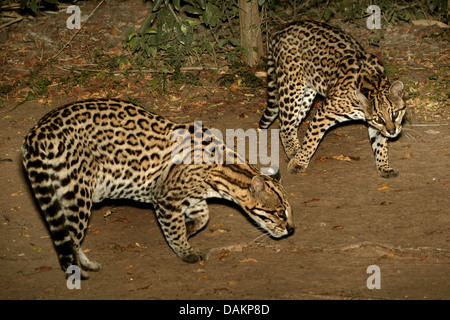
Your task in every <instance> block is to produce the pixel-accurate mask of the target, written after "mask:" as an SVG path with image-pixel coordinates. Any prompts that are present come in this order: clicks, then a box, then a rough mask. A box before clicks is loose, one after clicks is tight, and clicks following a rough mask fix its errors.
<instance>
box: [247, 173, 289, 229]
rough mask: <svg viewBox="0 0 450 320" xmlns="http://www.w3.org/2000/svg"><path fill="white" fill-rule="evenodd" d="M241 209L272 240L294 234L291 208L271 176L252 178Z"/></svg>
mask: <svg viewBox="0 0 450 320" xmlns="http://www.w3.org/2000/svg"><path fill="white" fill-rule="evenodd" d="M242 207H243V209H244V210H245V211H246V213H247V214H248V215H249V216H250V218H252V219H253V220H254V221H255V222H256V223H257V224H258V225H259V226H260V227H262V228H263V229H264V230H266V231H267V232H268V233H269V234H270V235H271V236H272V237H274V238H280V237H283V236H286V235H289V234H291V233H293V232H294V228H295V227H294V220H293V216H292V208H291V205H290V204H289V202H288V201H287V194H286V191H285V190H284V188H283V186H282V185H281V183H280V181H279V180H278V179H277V178H275V177H273V176H269V175H256V176H254V177H253V178H252V181H251V184H250V186H249V187H248V190H247V195H246V197H245V203H243V205H242Z"/></svg>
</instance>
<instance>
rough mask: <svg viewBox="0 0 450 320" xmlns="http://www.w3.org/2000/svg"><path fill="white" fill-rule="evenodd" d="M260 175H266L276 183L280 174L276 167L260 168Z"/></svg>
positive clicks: (279, 178)
mask: <svg viewBox="0 0 450 320" xmlns="http://www.w3.org/2000/svg"><path fill="white" fill-rule="evenodd" d="M261 173H262V174H265V175H268V176H270V177H271V178H273V179H275V180H277V181H280V180H281V173H280V170H279V169H278V167H277V166H271V167H270V168H262V169H261Z"/></svg>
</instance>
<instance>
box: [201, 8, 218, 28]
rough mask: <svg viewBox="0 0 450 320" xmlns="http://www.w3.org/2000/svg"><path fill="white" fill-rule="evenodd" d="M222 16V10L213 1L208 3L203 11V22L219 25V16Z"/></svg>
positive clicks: (212, 25) (213, 25)
mask: <svg viewBox="0 0 450 320" xmlns="http://www.w3.org/2000/svg"><path fill="white" fill-rule="evenodd" d="M218 16H220V10H219V8H218V7H216V6H215V5H213V4H211V3H209V2H208V3H207V4H206V10H205V11H203V15H202V20H203V22H204V23H205V24H206V25H208V26H211V27H215V26H216V25H217V17H218Z"/></svg>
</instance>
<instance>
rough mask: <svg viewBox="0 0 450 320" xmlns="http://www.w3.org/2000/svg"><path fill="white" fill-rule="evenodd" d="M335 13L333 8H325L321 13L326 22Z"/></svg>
mask: <svg viewBox="0 0 450 320" xmlns="http://www.w3.org/2000/svg"><path fill="white" fill-rule="evenodd" d="M335 13H336V11H335V10H334V9H333V8H326V9H325V11H324V12H323V18H324V19H325V21H328V20H330V18H331V17H332V16H334V14H335Z"/></svg>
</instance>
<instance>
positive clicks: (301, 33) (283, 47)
mask: <svg viewBox="0 0 450 320" xmlns="http://www.w3.org/2000/svg"><path fill="white" fill-rule="evenodd" d="M269 51H270V52H269V57H268V58H269V61H268V72H267V73H268V82H269V83H268V105H267V109H266V110H265V112H264V114H263V116H262V117H261V120H260V122H259V126H260V128H261V129H267V128H268V127H269V125H270V124H271V123H272V122H273V121H274V119H275V118H276V117H277V115H279V117H280V138H281V141H282V144H283V147H284V150H285V152H286V154H287V156H288V158H289V159H290V161H289V164H288V172H289V173H297V172H303V171H305V170H306V168H307V167H308V164H309V162H310V160H311V158H312V156H313V155H314V153H315V151H316V149H317V147H318V145H319V143H320V141H321V140H322V138H323V136H324V135H325V132H326V131H327V130H328V129H330V128H331V127H332V126H334V125H336V124H338V123H341V122H344V121H350V120H365V121H366V122H367V124H368V131H369V137H370V142H371V145H372V149H373V152H374V155H375V163H376V168H377V172H378V175H379V176H381V177H383V178H392V177H396V176H397V175H398V171H397V170H394V169H393V168H391V167H390V166H389V163H388V145H387V138H395V137H397V136H398V135H399V133H400V132H401V130H402V124H401V123H402V120H403V116H404V115H405V104H404V102H403V100H402V98H403V83H402V82H400V81H395V82H393V83H392V84H389V81H388V78H387V76H386V72H385V70H384V68H383V66H382V64H381V63H380V62H379V61H378V59H377V58H376V57H375V56H374V55H372V54H368V53H366V52H365V50H364V49H363V48H362V47H361V46H360V45H359V44H358V43H357V41H356V40H354V39H353V38H352V37H351V36H349V35H348V34H346V33H344V32H343V31H341V30H339V29H337V28H335V27H331V26H329V25H327V24H325V23H321V22H315V21H308V20H306V21H299V22H295V23H291V24H288V25H286V26H284V27H282V28H281V29H280V30H279V31H277V32H275V33H274V34H273V36H272V39H271V42H270V48H269ZM317 93H319V94H320V95H322V96H323V97H324V100H323V102H322V104H321V106H320V107H319V108H318V110H317V112H316V114H315V115H314V118H313V120H312V121H311V123H310V124H309V127H308V129H307V132H306V135H305V137H304V139H303V143H302V144H301V145H300V143H299V140H298V133H297V129H298V126H299V125H300V123H301V122H302V121H303V119H304V118H305V117H306V115H307V114H308V112H309V110H310V109H311V107H312V103H313V100H314V98H315V96H316V94H317Z"/></svg>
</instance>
